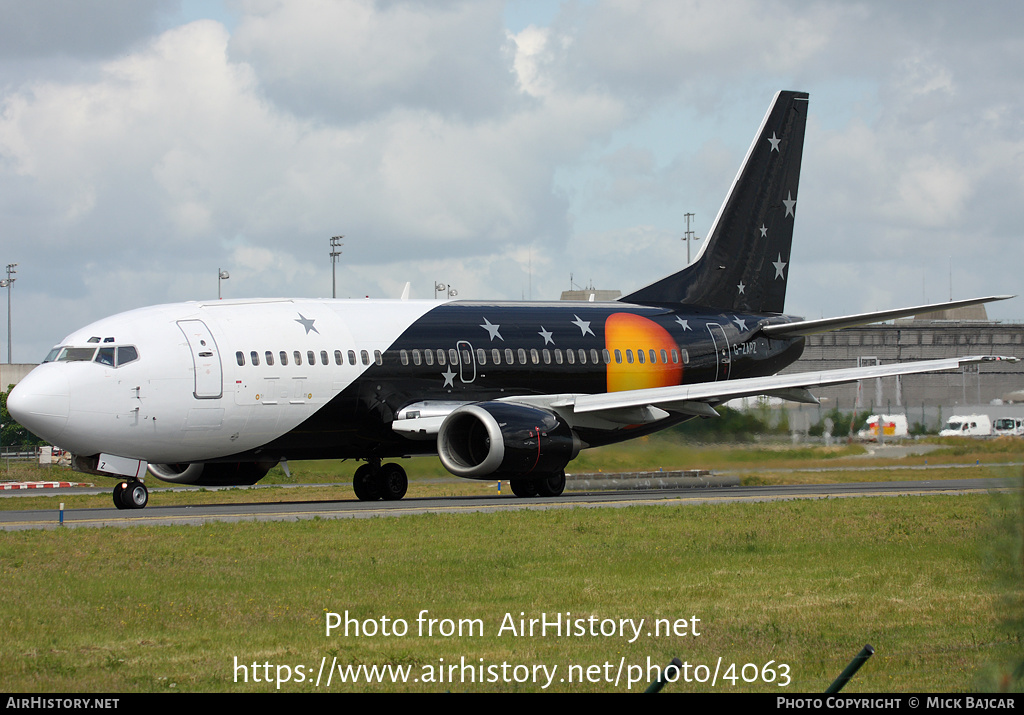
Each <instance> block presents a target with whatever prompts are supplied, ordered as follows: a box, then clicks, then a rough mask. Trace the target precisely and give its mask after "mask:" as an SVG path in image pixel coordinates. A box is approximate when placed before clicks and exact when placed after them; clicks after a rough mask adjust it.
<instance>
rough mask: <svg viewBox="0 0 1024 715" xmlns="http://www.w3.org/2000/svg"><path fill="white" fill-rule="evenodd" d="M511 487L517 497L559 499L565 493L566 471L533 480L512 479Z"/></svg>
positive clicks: (562, 470) (510, 481) (561, 470)
mask: <svg viewBox="0 0 1024 715" xmlns="http://www.w3.org/2000/svg"><path fill="white" fill-rule="evenodd" d="M508 483H509V486H510V487H512V493H513V494H515V495H516V496H517V497H521V498H523V499H528V498H530V497H557V496H561V495H562V492H564V491H565V470H564V469H560V470H559V471H557V472H555V473H554V474H549V475H547V476H544V477H536V478H533V479H510V480H509V482H508Z"/></svg>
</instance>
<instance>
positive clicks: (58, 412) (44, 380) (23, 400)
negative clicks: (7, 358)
mask: <svg viewBox="0 0 1024 715" xmlns="http://www.w3.org/2000/svg"><path fill="white" fill-rule="evenodd" d="M43 367H46V366H45V365H44V366H43ZM70 392H71V390H70V385H69V383H68V378H67V376H66V375H65V374H64V373H63V372H62V371H60V370H51V369H44V370H40V369H38V368H37V369H35V370H33V371H32V372H30V373H29V374H28V375H27V376H26V377H25V378H24V379H23V380H22V381H21V382H19V383H18V384H17V385H16V386H15V387H14V389H13V390H12V391H11V394H10V395H8V396H7V411H8V412H10V413H11V417H13V418H14V419H15V420H17V422H18V423H19V424H20V425H21V426H22V427H25V428H26V429H28V431H29V432H32V433H33V434H35V435H38V436H39V437H42V438H43V439H45V440H47V441H49V442H51V443H53V444H57V445H59V444H60V438H61V436H62V435H63V434H64V430H65V429H66V428H67V424H68V409H69V403H70Z"/></svg>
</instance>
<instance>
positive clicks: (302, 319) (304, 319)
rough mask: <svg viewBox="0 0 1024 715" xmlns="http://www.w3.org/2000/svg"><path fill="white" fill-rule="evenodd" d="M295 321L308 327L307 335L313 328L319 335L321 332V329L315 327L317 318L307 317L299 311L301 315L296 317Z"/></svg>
mask: <svg viewBox="0 0 1024 715" xmlns="http://www.w3.org/2000/svg"><path fill="white" fill-rule="evenodd" d="M295 322H296V323H301V324H302V327H303V328H305V329H306V335H309V331H310V330H312V331H313V332H314V333H316V334H317V335H319V334H320V331H319V330H317V329H316V328H314V327H313V323H315V322H316V318H307V317H306V316H305V315H303V314H302V313H299V317H298V318H296V319H295Z"/></svg>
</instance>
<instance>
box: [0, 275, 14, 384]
mask: <svg viewBox="0 0 1024 715" xmlns="http://www.w3.org/2000/svg"><path fill="white" fill-rule="evenodd" d="M17 265H18V264H17V263H8V264H7V279H6V280H0V288H6V289H7V364H8V365H10V364H11V284H12V283H14V281H16V280H17V278H11V276H13V275H14V274H15V273H17V271H16V270H14V267H15V266H17Z"/></svg>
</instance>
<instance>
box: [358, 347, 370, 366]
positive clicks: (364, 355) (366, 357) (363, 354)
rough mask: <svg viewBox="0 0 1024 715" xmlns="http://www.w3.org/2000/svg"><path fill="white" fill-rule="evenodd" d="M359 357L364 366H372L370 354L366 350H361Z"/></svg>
mask: <svg viewBox="0 0 1024 715" xmlns="http://www.w3.org/2000/svg"><path fill="white" fill-rule="evenodd" d="M359 357H361V358H362V359H363V364H364V365H369V364H370V353H368V352H366V351H365V350H360V351H359Z"/></svg>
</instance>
